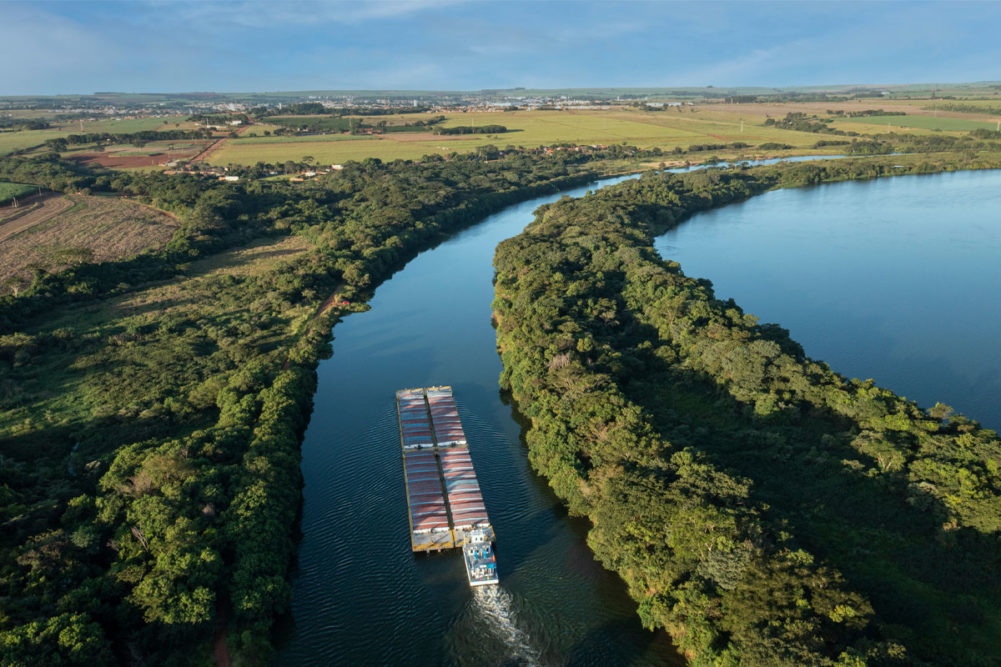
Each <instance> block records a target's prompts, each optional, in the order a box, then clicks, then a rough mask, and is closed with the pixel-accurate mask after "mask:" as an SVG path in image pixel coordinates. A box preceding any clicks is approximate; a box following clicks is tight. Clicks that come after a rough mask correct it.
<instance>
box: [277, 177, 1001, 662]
mask: <svg viewBox="0 0 1001 667" xmlns="http://www.w3.org/2000/svg"><path fill="white" fill-rule="evenodd" d="M624 178H628V177H621V178H615V179H606V180H604V181H600V182H598V183H597V184H591V185H589V186H585V187H582V188H578V189H575V190H570V191H567V192H565V193H562V194H568V195H570V196H580V195H582V194H583V193H584V192H585V191H586V190H588V189H595V188H596V187H600V186H603V185H607V184H610V183H614V182H618V181H620V180H623V179H624ZM998 186H1001V172H959V173H954V174H942V175H933V176H910V177H899V178H893V179H883V180H880V181H870V182H861V183H842V184H834V185H825V186H819V187H815V188H808V189H800V190H781V191H776V192H771V193H767V194H765V195H762V196H759V197H756V198H754V199H751V200H749V201H747V202H744V203H741V204H736V205H732V206H728V207H725V208H722V209H718V210H716V211H711V212H707V213H703V214H699V215H697V216H695V217H694V218H692V219H691V220H689V221H688V222H686V223H684V224H682V225H681V226H679V227H678V228H676V229H674V230H672V231H671V232H669V233H667V234H665V235H663V236H661V237H659V238H658V239H657V241H656V246H657V248H658V250H659V251H660V252H661V254H662V255H663V256H665V257H669V258H671V259H673V260H676V261H680V262H681V264H682V268H683V269H684V270H685V272H686V273H688V274H689V275H692V276H700V277H708V278H709V279H711V280H712V281H713V282H714V284H715V286H716V290H717V294H718V295H719V296H721V297H723V298H727V297H734V298H735V300H736V301H737V302H738V303H739V304H741V306H743V307H744V308H745V309H746V310H747V311H748V312H753V313H755V314H757V315H758V316H759V317H761V320H762V321H777V322H779V323H781V324H782V325H783V326H786V327H788V328H790V329H791V332H792V335H793V337H794V338H795V339H796V340H798V341H799V342H801V343H802V344H803V345H804V347H805V349H806V351H807V354H809V355H810V356H812V357H814V358H818V359H823V360H825V361H827V362H829V363H830V364H831V365H832V367H833V368H834V369H835V370H837V371H839V372H842V373H845V374H847V375H856V376H860V377H873V378H875V379H876V380H877V382H879V383H880V384H881V385H884V386H887V387H889V388H891V389H894V390H895V391H898V392H899V393H902V394H904V395H907V396H909V397H911V398H913V399H916V400H918V401H919V402H921V403H922V404H923V405H931V404H932V403H934V401H936V400H941V401H943V402H945V403H949V404H950V405H953V406H954V407H956V408H957V409H960V410H962V411H964V412H966V413H968V414H969V415H970V416H973V417H975V418H978V419H981V420H983V421H984V423H985V424H987V425H991V426H996V425H998V424H999V422H1001V418H999V415H998V408H997V406H996V405H994V404H993V399H994V397H996V396H998V395H999V389H1001V372H999V371H1001V369H999V368H998V365H999V364H1001V357H998V356H997V355H994V354H993V351H994V348H995V347H996V343H995V341H996V340H997V333H998V332H999V331H1001V311H998V310H996V309H994V308H993V307H992V304H993V299H992V298H991V296H992V294H991V293H990V292H991V290H993V288H994V286H995V285H998V284H1001V280H999V278H1001V275H999V273H1001V267H999V265H998V263H997V261H996V258H997V257H998V250H999V249H1001V227H998V226H997V224H996V222H997V220H996V211H998V210H1001V207H999V204H1001V188H999V187H998ZM559 196H560V195H553V196H546V197H541V198H538V199H534V200H531V201H527V202H524V203H522V204H518V205H515V206H512V207H509V208H507V209H505V210H504V211H502V212H501V213H498V214H496V215H493V216H490V217H488V218H486V219H484V220H483V221H482V222H481V223H479V224H477V225H476V226H474V227H472V228H470V229H468V230H467V231H465V232H462V233H460V234H458V235H456V236H455V237H453V238H452V239H451V240H449V241H447V242H445V243H443V244H441V245H439V246H438V247H436V248H434V249H431V250H428V251H426V252H424V253H422V254H420V255H419V256H418V257H417V258H415V259H414V260H413V261H411V262H410V263H409V264H407V266H406V267H405V268H403V269H402V270H401V271H399V272H398V273H396V274H395V275H394V276H393V277H392V278H391V279H390V280H388V281H386V282H385V283H383V284H382V285H381V286H380V287H379V288H378V289H377V290H376V292H375V295H374V297H373V299H372V300H371V302H370V304H371V306H372V310H370V311H368V312H365V313H360V314H354V315H351V316H350V317H348V318H346V319H345V320H344V321H343V322H341V323H340V324H338V325H337V326H336V327H335V329H334V334H335V339H334V342H333V347H334V356H333V357H332V358H331V359H328V360H326V361H324V362H322V363H321V364H320V367H319V369H318V374H319V386H318V390H317V393H316V396H315V408H314V412H313V416H312V419H311V422H310V425H309V428H308V430H307V432H306V435H305V440H304V442H303V448H302V451H303V464H302V471H303V476H304V479H305V487H304V490H303V517H302V531H303V539H302V543H301V546H300V550H299V569H298V572H297V573H296V576H295V579H294V596H293V604H292V618H291V620H290V622H289V624H288V627H286V628H285V629H284V630H283V632H282V633H281V637H280V639H279V654H278V656H277V658H276V664H282V665H286V664H287V665H307V664H315V665H328V664H333V665H355V664H394V665H404V664H415V665H416V664H421V665H427V664H435V665H437V664H442V665H451V664H458V665H462V664H469V665H491V664H574V665H578V664H580V665H588V664H592V665H620V664H638V665H643V664H651V665H652V664H658V665H664V664H667V665H678V664H682V662H683V660H682V659H681V658H680V656H678V654H677V653H676V650H675V649H674V647H673V646H672V644H671V642H670V640H669V638H668V637H667V635H666V634H665V633H664V632H649V631H647V630H644V629H643V628H642V627H641V625H640V622H639V619H638V617H637V616H636V613H635V612H636V606H635V604H634V603H633V602H632V601H631V600H630V598H629V597H628V596H627V594H626V590H625V586H624V584H623V583H622V581H621V580H620V579H618V577H616V576H614V575H612V574H610V573H608V572H606V571H605V570H604V569H603V568H602V567H601V566H600V565H599V564H597V563H596V562H595V561H594V559H593V557H592V555H591V553H590V551H589V550H588V549H587V546H586V544H585V542H584V535H585V532H586V524H585V523H584V522H582V521H580V520H576V519H572V518H569V517H567V515H566V512H565V510H564V509H563V507H562V505H561V503H560V502H559V500H558V499H557V498H556V497H555V496H554V495H553V494H552V493H551V492H550V491H549V489H548V487H547V486H546V484H545V481H544V480H542V479H540V478H539V477H538V476H536V475H535V474H534V473H533V472H532V471H531V469H530V467H529V465H528V462H527V458H526V452H525V449H524V445H523V444H522V442H521V440H520V437H521V431H522V426H521V424H520V423H519V422H518V421H517V418H516V415H515V414H514V413H513V411H512V409H511V407H510V406H509V405H507V404H505V402H504V400H503V398H502V397H501V395H500V393H499V392H498V388H497V379H498V376H499V374H500V370H501V365H500V360H499V358H498V356H497V352H496V339H495V333H494V330H493V327H492V326H491V323H490V303H491V300H492V298H493V286H492V278H493V269H492V266H491V262H492V259H493V254H494V250H495V248H496V246H497V244H498V243H499V242H500V241H502V240H504V239H506V238H508V237H511V236H514V235H515V234H517V233H519V232H520V231H521V230H522V229H523V228H524V227H525V225H527V224H528V223H529V222H530V221H531V220H532V213H533V211H534V210H535V209H536V208H537V207H538V206H540V205H541V204H544V203H547V202H549V201H553V200H554V199H556V198H558V197H559ZM957 202H961V206H960V205H957ZM432 384H451V385H452V386H453V387H454V388H455V393H456V399H457V402H458V405H459V412H460V415H461V417H462V420H463V423H464V425H465V428H466V433H467V436H468V437H469V440H470V443H471V451H472V455H473V461H474V464H475V466H476V469H477V473H478V475H479V479H480V484H481V486H482V489H483V496H484V499H485V501H486V505H487V509H488V511H489V513H490V516H491V519H492V521H493V523H494V526H495V528H496V532H497V535H498V540H497V545H496V546H497V556H498V563H499V573H500V579H501V585H500V586H499V587H498V589H496V590H495V591H492V592H489V591H484V590H483V589H481V590H479V591H476V592H475V593H474V592H473V591H471V590H470V588H469V587H468V585H467V584H466V579H465V571H464V569H463V565H462V562H461V559H460V557H459V554H458V553H457V552H446V553H441V554H436V555H431V556H425V555H420V556H415V555H413V554H412V553H411V552H410V544H409V539H408V523H407V510H406V500H405V497H404V488H403V470H402V463H401V459H400V453H399V438H398V431H397V422H396V413H395V403H394V398H393V396H394V391H395V390H396V389H399V388H403V387H417V386H427V385H432Z"/></svg>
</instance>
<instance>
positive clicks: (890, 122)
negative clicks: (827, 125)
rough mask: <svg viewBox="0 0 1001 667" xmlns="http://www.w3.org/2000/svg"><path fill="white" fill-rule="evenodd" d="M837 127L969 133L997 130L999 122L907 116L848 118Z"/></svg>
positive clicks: (948, 117) (947, 117)
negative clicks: (859, 126) (860, 126)
mask: <svg viewBox="0 0 1001 667" xmlns="http://www.w3.org/2000/svg"><path fill="white" fill-rule="evenodd" d="M836 125H837V126H838V127H839V128H840V129H845V130H847V129H856V131H858V130H859V128H857V127H853V126H858V125H863V126H865V128H866V129H865V130H862V131H877V132H878V131H884V132H886V131H888V130H898V129H900V128H907V129H912V128H917V129H922V130H934V131H945V132H969V131H971V130H981V129H983V130H994V129H997V121H994V122H991V121H981V120H971V119H968V118H953V117H950V116H926V115H921V116H918V115H911V114H908V115H906V116H878V117H874V118H846V119H844V120H841V121H838V122H837V123H836Z"/></svg>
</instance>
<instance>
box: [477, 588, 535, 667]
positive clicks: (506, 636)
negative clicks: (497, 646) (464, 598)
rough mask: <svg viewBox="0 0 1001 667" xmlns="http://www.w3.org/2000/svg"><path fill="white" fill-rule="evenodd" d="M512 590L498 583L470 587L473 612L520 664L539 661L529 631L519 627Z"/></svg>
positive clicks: (533, 663) (512, 658) (530, 663)
mask: <svg viewBox="0 0 1001 667" xmlns="http://www.w3.org/2000/svg"><path fill="white" fill-rule="evenodd" d="M512 600H513V598H512V597H511V594H510V593H508V592H507V591H505V590H504V589H503V588H501V587H500V586H477V587H476V588H474V589H473V606H474V608H475V610H476V613H477V614H478V615H479V616H480V618H481V619H482V620H483V621H484V622H485V625H486V626H487V627H489V628H490V629H491V631H492V632H493V634H494V635H495V636H496V637H497V639H499V640H500V641H501V642H503V644H504V645H505V646H507V647H508V648H509V649H510V651H511V655H510V659H511V660H512V661H515V662H517V663H518V664H523V665H541V664H542V662H541V659H540V656H539V653H538V651H536V650H535V649H534V648H532V644H531V642H530V641H529V638H528V635H527V634H526V633H525V631H524V630H522V629H521V628H519V627H518V623H517V615H516V613H515V611H514V607H513V605H512V604H511V602H512Z"/></svg>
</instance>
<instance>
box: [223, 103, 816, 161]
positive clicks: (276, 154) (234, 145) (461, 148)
mask: <svg viewBox="0 0 1001 667" xmlns="http://www.w3.org/2000/svg"><path fill="white" fill-rule="evenodd" d="M435 115H437V114H408V118H409V119H411V120H417V119H418V118H421V117H432V116H435ZM757 120H758V118H757V117H755V118H754V121H757ZM762 120H763V117H762ZM741 121H742V119H741V118H739V117H736V116H734V115H733V114H726V113H717V112H714V111H703V110H691V109H689V110H685V111H661V112H642V111H629V110H613V111H576V112H572V111H513V112H496V113H453V114H449V115H448V120H446V121H445V123H444V124H443V126H444V127H457V126H462V125H470V124H473V125H493V124H496V125H503V126H505V127H507V128H508V130H510V131H509V132H506V133H502V134H494V135H482V134H477V135H463V136H442V135H434V134H431V133H430V132H427V133H406V134H386V135H378V136H375V137H351V136H346V135H328V136H313V137H287V138H286V137H269V138H263V137H258V138H252V137H246V138H241V139H236V140H227V141H226V142H225V143H224V144H223V145H222V146H221V147H220V148H219V150H217V151H216V152H215V153H213V154H212V156H211V158H210V159H209V162H211V163H213V164H219V165H226V164H231V163H232V164H254V163H256V162H258V161H263V162H284V161H285V160H300V159H302V157H303V156H305V155H312V156H313V157H315V158H316V159H317V161H318V162H320V163H340V162H346V161H348V160H361V159H364V158H366V157H377V158H379V159H382V160H395V159H415V158H419V157H421V156H422V155H427V154H430V153H438V154H446V153H450V152H453V151H455V152H468V151H472V150H476V149H477V148H479V147H480V146H486V145H488V144H492V145H494V146H498V147H501V148H503V147H504V146H507V145H514V146H525V147H536V146H545V145H550V144H557V143H573V144H606V145H610V144H622V143H626V144H630V145H633V146H641V147H654V146H658V147H660V148H663V149H668V150H670V149H673V148H674V147H675V146H681V147H688V146H691V145H692V144H722V143H732V142H736V141H741V142H744V143H747V144H750V145H752V146H754V145H757V144H761V143H765V142H781V143H787V144H790V145H792V146H797V147H803V148H805V147H808V146H811V145H813V143H815V142H816V141H817V137H816V135H813V134H809V133H804V132H792V131H789V130H781V129H776V128H771V127H762V126H761V125H760V123H758V122H752V121H747V120H745V121H744V122H743V128H742V125H741Z"/></svg>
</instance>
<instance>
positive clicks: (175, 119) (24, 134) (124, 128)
mask: <svg viewBox="0 0 1001 667" xmlns="http://www.w3.org/2000/svg"><path fill="white" fill-rule="evenodd" d="M164 121H167V123H166V124H164ZM195 127H196V126H195V125H194V124H193V123H188V122H186V121H185V120H184V116H170V117H169V118H123V119H120V120H116V119H114V118H106V119H102V120H95V121H83V122H80V121H74V122H68V123H63V124H62V125H60V126H59V127H57V128H54V129H50V130H20V131H17V132H0V155H7V154H8V153H10V152H12V151H16V150H20V149H22V148H30V147H32V146H38V145H41V144H43V143H45V142H46V141H48V140H49V139H59V138H61V137H67V136H69V135H71V134H85V133H89V132H111V133H115V134H127V133H130V132H140V131H142V130H159V129H171V130H174V129H178V128H180V129H194V128H195Z"/></svg>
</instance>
